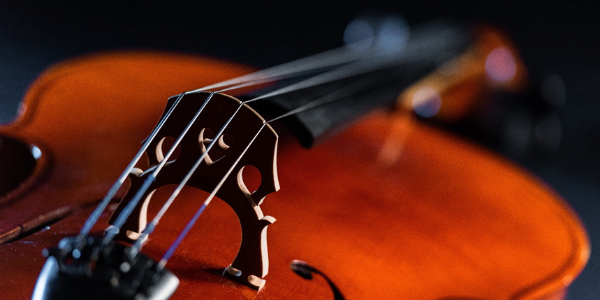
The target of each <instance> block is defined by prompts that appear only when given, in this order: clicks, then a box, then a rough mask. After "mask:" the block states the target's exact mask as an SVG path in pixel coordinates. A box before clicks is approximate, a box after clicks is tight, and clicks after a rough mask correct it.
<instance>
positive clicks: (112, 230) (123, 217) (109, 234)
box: [103, 92, 243, 244]
mask: <svg viewBox="0 0 600 300" xmlns="http://www.w3.org/2000/svg"><path fill="white" fill-rule="evenodd" d="M214 94H215V93H214V92H213V93H211V94H210V95H209V96H208V98H207V99H206V100H205V101H204V103H203V104H202V106H201V108H200V109H199V110H198V111H197V112H196V114H195V115H194V117H193V118H192V120H190V122H188V125H187V126H186V128H185V129H184V130H183V132H182V133H181V134H180V135H179V137H178V138H177V140H176V141H175V143H174V144H173V146H171V148H170V149H169V152H168V153H167V155H165V156H164V158H163V160H162V161H161V162H160V164H159V165H157V166H156V167H155V168H154V170H153V172H152V173H151V174H150V175H149V176H148V177H147V178H146V180H144V183H143V184H142V186H141V187H140V188H139V189H138V191H137V192H136V193H135V195H134V197H133V198H132V199H131V200H130V201H129V203H127V205H126V206H125V208H124V209H123V210H122V211H121V213H120V214H119V215H118V216H117V219H116V220H115V222H114V223H113V225H112V226H111V227H109V228H108V230H107V231H106V235H105V236H104V239H103V243H105V244H106V243H108V242H110V241H111V240H112V239H113V237H114V236H115V235H116V234H117V233H118V232H119V230H120V229H121V227H122V226H123V224H125V222H126V221H127V218H129V216H130V215H131V213H132V212H133V210H134V209H135V207H136V206H137V204H138V202H139V201H140V200H141V199H142V197H143V196H144V194H145V193H146V191H147V190H148V189H149V188H150V186H151V185H152V183H153V182H154V181H155V180H156V177H157V175H158V173H159V172H160V171H161V170H162V167H164V165H165V164H166V162H167V161H168V159H169V157H170V156H171V154H173V152H174V151H175V148H176V147H177V145H179V143H180V142H181V140H182V139H183V138H184V136H185V135H186V134H187V132H188V131H189V129H190V128H191V127H192V125H193V124H194V123H195V121H196V119H197V118H198V116H200V113H201V112H202V111H203V110H204V107H206V104H207V103H208V101H209V100H210V99H211V98H212V96H213V95H214ZM242 105H243V104H242V103H240V105H239V106H238V108H237V109H236V111H235V112H234V113H233V114H232V115H231V117H229V119H228V120H227V122H226V123H225V125H223V127H221V129H220V130H219V132H218V133H217V134H216V135H215V138H213V140H212V141H211V142H210V144H209V145H208V146H207V147H206V151H205V152H204V153H202V155H201V156H200V160H203V159H204V158H205V157H206V155H207V154H208V152H209V151H210V149H212V147H213V146H214V145H215V143H217V141H218V140H219V138H220V137H221V135H222V134H223V131H225V129H226V128H227V126H228V125H229V123H231V120H232V119H233V117H234V116H235V115H236V114H237V112H238V111H239V110H240V108H241V107H242Z"/></svg>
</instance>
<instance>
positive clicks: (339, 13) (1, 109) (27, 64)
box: [0, 0, 600, 299]
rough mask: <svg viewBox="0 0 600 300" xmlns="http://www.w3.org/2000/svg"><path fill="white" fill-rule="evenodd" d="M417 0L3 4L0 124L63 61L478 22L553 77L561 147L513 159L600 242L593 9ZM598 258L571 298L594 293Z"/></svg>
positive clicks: (260, 61) (533, 68)
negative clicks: (562, 99) (403, 25)
mask: <svg viewBox="0 0 600 300" xmlns="http://www.w3.org/2000/svg"><path fill="white" fill-rule="evenodd" d="M482 2H483V1H453V2H450V1H447V2H446V1H444V2H442V1H414V2H413V3H407V2H405V1H404V2H402V1H397V2H394V3H390V2H385V1H377V0H370V1H365V2H363V3H361V2H350V1H325V2H314V3H310V2H286V1H278V2H273V3H268V2H256V1H247V2H241V1H240V2H237V1H236V2H233V1H232V2H225V1H220V2H218V3H212V2H211V3H209V2H197V3H193V4H190V3H176V2H168V3H166V2H165V3H153V4H149V3H145V2H141V1H140V2H135V1H131V2H125V1H123V3H120V2H110V1H109V2H106V1H104V2H102V1H91V2H86V1H55V2H46V1H20V2H15V3H13V4H6V3H2V4H0V99H2V100H0V121H2V122H9V121H10V120H11V119H12V118H13V116H14V115H15V112H16V109H17V106H18V103H19V101H20V99H21V97H22V96H23V94H24V92H25V90H26V88H27V86H28V84H29V83H30V82H31V81H32V80H33V79H34V78H35V77H36V75H37V74H39V72H41V71H42V70H43V69H45V68H46V67H48V66H50V65H51V64H52V63H55V62H58V61H60V60H62V59H65V58H69V57H72V56H76V55H81V54H84V53H88V52H94V51H99V50H109V49H132V48H133V49H163V50H171V51H173V50H174V51H179V52H189V53H198V54H204V55H210V56H215V57H220V58H225V59H230V60H235V61H240V62H243V63H246V64H250V65H254V66H257V67H267V66H272V65H275V64H278V63H282V62H285V61H288V60H292V59H295V58H300V57H302V56H306V55H309V54H313V53H317V52H319V51H323V50H327V49H330V48H333V47H337V46H339V45H341V43H342V33H343V30H344V27H345V26H346V24H348V23H349V22H350V21H351V20H352V19H353V18H354V17H356V16H357V15H359V14H361V13H364V12H369V11H370V12H373V11H380V12H393V13H398V14H401V15H402V16H403V17H404V18H405V19H406V20H407V21H408V22H409V24H418V23H421V22H425V21H428V20H432V19H436V18H439V17H450V18H454V19H458V20H462V21H467V22H472V21H478V22H480V21H483V22H487V23H491V24H494V25H497V26H499V27H500V28H503V29H505V30H506V31H507V32H508V33H509V34H510V35H511V36H512V38H513V39H514V41H515V42H516V44H517V46H518V47H519V49H520V50H521V54H522V56H523V58H524V60H525V63H526V65H527V67H528V69H529V71H530V73H531V75H532V77H533V78H543V77H545V76H548V75H550V74H558V75H560V76H561V77H562V78H563V80H564V81H565V85H566V90H567V103H566V104H565V105H564V106H562V107H561V108H560V109H559V114H560V115H561V117H562V121H563V142H562V144H561V146H560V148H559V149H558V151H556V152H554V153H551V154H548V155H545V156H543V157H536V158H532V157H521V158H517V159H518V161H519V163H521V164H522V165H524V166H525V167H526V168H528V169H530V170H531V171H533V172H534V173H536V174H537V175H538V176H540V177H541V178H543V179H544V180H545V181H547V182H548V183H549V184H550V185H551V186H552V187H553V188H555V189H556V190H557V191H558V192H559V193H561V194H562V195H563V196H564V197H565V198H566V199H567V200H568V201H569V202H570V203H571V205H572V206H573V207H574V208H575V210H576V211H577V212H578V213H579V215H580V217H581V219H582V220H583V222H584V223H585V225H586V227H587V229H588V231H589V234H590V238H591V241H592V244H593V245H594V244H596V243H597V242H600V220H599V217H600V201H599V200H600V199H599V198H600V185H599V184H598V182H599V180H600V171H599V170H600V155H598V154H597V151H598V150H599V149H600V101H599V100H598V95H599V94H600V85H598V83H600V72H599V70H600V68H599V67H600V55H598V51H599V50H600V42H599V37H600V22H599V21H598V15H599V13H600V10H599V8H598V6H597V5H595V4H593V3H592V2H589V3H588V2H583V1H569V2H567V1H545V2H543V3H534V2H527V1H509V2H503V3H495V2H485V3H482ZM597 295H600V254H596V253H595V252H594V251H592V257H591V259H590V262H589V264H588V266H587V267H586V269H585V270H584V272H583V273H582V275H581V276H580V278H579V279H578V280H576V281H575V282H574V283H573V286H572V288H571V293H570V295H569V299H598V296H597Z"/></svg>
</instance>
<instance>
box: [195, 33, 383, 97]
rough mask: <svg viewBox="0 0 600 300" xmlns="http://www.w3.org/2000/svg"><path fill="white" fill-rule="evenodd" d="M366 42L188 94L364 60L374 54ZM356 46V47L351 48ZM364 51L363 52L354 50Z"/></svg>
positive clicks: (280, 77)
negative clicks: (366, 45)
mask: <svg viewBox="0 0 600 300" xmlns="http://www.w3.org/2000/svg"><path fill="white" fill-rule="evenodd" d="M365 43H366V41H359V42H356V43H354V44H351V45H347V46H342V47H338V48H335V49H331V50H329V51H325V52H322V53H318V54H314V55H311V56H308V57H304V58H300V59H297V60H294V61H291V62H287V63H284V64H281V65H277V66H274V67H271V68H268V69H264V70H260V71H257V72H254V73H251V74H247V75H243V76H240V77H236V78H233V79H229V80H226V81H223V82H219V83H215V84H212V85H208V86H205V87H202V88H199V89H195V90H192V91H190V92H201V91H207V90H215V89H217V88H222V87H225V86H230V85H237V84H240V83H244V82H251V81H262V80H263V79H271V80H278V79H284V78H289V77H292V76H295V75H297V74H305V73H310V72H312V71H315V70H319V69H324V68H328V67H333V66H336V65H342V64H345V63H348V62H352V61H356V60H360V59H364V58H365V57H368V56H370V55H371V54H373V53H375V51H373V49H372V48H369V47H365V46H364V45H365ZM352 46H358V47H352ZM356 49H364V50H362V51H361V50H356Z"/></svg>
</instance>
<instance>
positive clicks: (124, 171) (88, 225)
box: [78, 93, 187, 240]
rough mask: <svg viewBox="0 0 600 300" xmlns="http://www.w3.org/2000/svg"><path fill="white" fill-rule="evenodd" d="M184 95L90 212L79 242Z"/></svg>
mask: <svg viewBox="0 0 600 300" xmlns="http://www.w3.org/2000/svg"><path fill="white" fill-rule="evenodd" d="M186 94H187V93H182V94H181V95H179V97H177V99H176V100H175V102H174V103H173V105H172V106H171V108H170V109H169V110H168V111H167V113H166V114H165V117H164V118H163V119H162V120H160V122H159V123H158V124H157V126H156V127H155V128H154V130H153V131H152V132H151V133H150V135H149V136H148V138H147V139H146V140H145V141H144V143H143V144H142V147H141V148H140V150H139V151H138V152H137V154H136V155H135V156H134V158H133V159H132V160H131V162H130V163H129V165H127V167H126V168H125V170H123V173H121V176H119V178H118V179H117V181H116V182H115V183H114V184H113V185H112V187H111V188H110V190H109V191H108V193H107V194H106V196H104V198H103V199H102V201H101V202H100V204H98V206H97V207H96V209H94V211H93V212H92V214H91V215H90V216H89V217H88V219H87V220H86V222H85V223H84V225H83V227H82V228H81V231H80V233H79V235H78V239H79V240H83V238H85V237H86V236H87V235H88V233H89V232H90V230H91V229H92V227H93V226H94V224H96V222H97V221H98V219H99V218H100V215H101V214H102V212H103V211H104V210H105V209H106V207H107V206H108V204H109V203H110V201H111V200H112V198H113V197H114V196H115V194H116V193H117V191H118V190H119V188H120V187H121V186H122V185H123V183H124V182H125V179H127V177H128V176H129V174H130V173H131V170H133V168H134V167H135V165H136V164H137V162H138V161H139V160H140V158H141V157H142V156H143V154H144V152H146V150H147V149H148V147H149V146H150V143H151V142H152V140H153V139H154V138H155V137H156V135H157V134H158V132H159V131H160V129H161V128H162V127H163V125H164V124H165V122H166V120H167V119H168V117H169V116H170V115H171V114H172V113H173V111H174V110H175V107H177V105H178V104H179V102H180V101H181V99H182V98H183V97H184V96H185V95H186Z"/></svg>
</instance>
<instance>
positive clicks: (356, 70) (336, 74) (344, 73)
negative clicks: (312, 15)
mask: <svg viewBox="0 0 600 300" xmlns="http://www.w3.org/2000/svg"><path fill="white" fill-rule="evenodd" d="M427 42H431V41H426V43H422V44H424V45H420V46H421V47H416V48H417V49H414V48H413V50H417V51H412V52H416V53H420V52H421V51H419V50H420V49H423V48H425V47H423V46H426V45H427V44H430V43H427ZM342 51H343V52H345V53H351V54H353V55H349V56H344V55H342V54H341V53H339V52H342ZM348 51H350V50H348V49H347V48H346V47H342V48H338V49H334V50H331V51H328V52H325V53H321V54H317V55H314V56H311V57H308V58H306V59H300V60H297V61H294V62H291V63H288V64H283V65H280V66H277V67H273V68H271V69H267V70H265V71H259V72H255V73H253V74H250V75H246V76H242V77H238V78H237V79H232V80H228V81H225V82H222V83H220V84H215V85H212V86H208V87H205V88H202V89H198V90H194V91H191V92H195V91H202V90H205V89H208V88H210V87H222V86H228V85H232V84H236V83H237V85H235V86H231V87H229V88H226V89H223V90H222V91H225V90H232V89H236V88H240V87H245V86H249V85H254V84H258V83H263V82H267V81H271V80H273V79H272V78H266V77H265V76H275V77H276V76H286V74H287V75H289V74H298V73H300V72H303V71H308V70H309V69H310V68H315V67H316V66H321V67H322V66H324V65H327V64H323V62H324V61H327V60H331V59H332V58H333V57H332V56H331V54H332V53H334V52H337V55H340V56H341V57H346V62H348V61H351V59H350V58H352V57H356V52H348ZM399 56H400V57H402V56H403V55H399ZM409 56H410V55H409ZM324 58H325V59H324ZM384 58H386V56H384ZM387 58H388V59H380V60H379V61H378V62H379V63H377V64H372V63H369V62H367V63H364V62H361V61H358V63H353V64H352V63H350V64H349V65H348V66H345V68H344V67H338V69H334V70H333V71H330V72H325V73H323V74H320V75H317V76H314V77H312V78H309V79H307V80H304V81H301V82H299V83H297V84H295V85H292V87H284V88H282V89H279V90H276V91H273V92H271V93H268V94H264V95H262V96H258V97H256V98H254V99H250V100H247V101H245V102H243V103H241V105H243V104H244V103H249V102H253V101H257V100H261V99H265V98H268V97H273V96H276V95H281V94H284V93H288V92H291V91H295V90H298V89H302V88H307V87H311V86H314V85H318V84H322V83H326V82H331V81H335V80H339V79H343V78H348V77H351V76H354V75H359V74H363V73H366V72H370V71H375V70H377V69H378V68H381V67H384V66H387V65H389V62H394V61H395V63H399V62H401V61H403V59H399V60H398V59H391V60H390V59H389V58H390V55H387ZM334 61H335V62H334V63H331V62H330V63H329V65H336V64H338V63H343V62H344V59H341V60H334ZM303 64H307V65H311V64H312V65H311V66H305V67H302V65H303ZM290 67H294V68H292V69H295V70H293V71H289V72H285V71H283V70H284V69H286V68H290ZM266 74H268V75H266ZM244 81H245V82H244ZM191 92H188V93H191ZM182 95H183V94H182ZM180 98H181V96H180ZM180 98H179V99H178V100H180ZM334 98H335V97H332V99H334ZM328 101H329V100H328ZM331 101H332V100H331ZM205 104H206V102H205ZM205 104H204V105H205ZM308 106H311V107H314V106H316V105H315V104H314V103H313V104H310V103H309V105H308ZM240 107H241V106H240ZM172 108H173V107H172ZM238 109H239V108H238ZM231 118H233V116H231ZM164 119H165V120H166V117H165V118H164ZM230 120H231V119H230ZM222 129H223V128H222ZM156 131H157V130H155V132H156ZM152 138H154V136H153V137H152ZM148 140H150V139H148ZM217 140H218V137H215V138H214V140H213V142H211V144H210V145H209V147H210V148H212V145H214V143H215V142H216V141H217ZM146 147H147V146H146ZM175 147H176V145H173V146H172V148H171V150H174V148H175ZM171 150H170V151H169V152H170V153H171V152H172V151H171ZM143 152H144V151H142V150H141V151H140V153H143ZM206 153H208V150H207V151H206V152H205V153H204V154H203V155H205V154H206ZM140 156H141V155H140ZM138 159H139V158H138ZM166 160H167V158H165V159H164V161H166ZM131 164H134V163H131ZM129 171H130V170H129ZM159 171H160V168H157V169H156V170H155V173H153V175H154V176H151V177H150V178H149V179H148V180H147V181H146V182H145V183H144V186H143V187H144V191H142V192H141V193H140V192H138V193H139V194H140V195H138V196H139V197H136V198H141V196H142V194H143V193H144V192H145V190H147V189H148V188H149V186H150V184H151V183H152V182H153V180H154V179H155V175H156V174H157V173H158V172H159ZM125 173H126V172H124V174H125ZM127 174H128V173H127ZM126 176H127V175H126ZM126 176H125V178H126ZM123 181H124V179H123ZM121 184H122V183H121ZM117 189H118V188H117ZM115 193H116V190H115ZM112 196H114V194H113V195H112ZM112 196H111V197H110V198H112ZM106 198H109V197H106ZM110 198H109V201H110ZM139 200H140V199H136V201H134V202H136V203H135V204H132V203H131V202H130V203H129V204H132V205H131V209H125V210H123V212H122V213H121V214H120V215H119V217H118V218H117V220H121V221H120V222H115V224H113V226H115V227H116V228H117V229H118V228H120V226H122V223H124V221H125V220H126V218H127V217H128V215H129V214H130V213H131V212H130V210H133V208H134V207H135V205H136V204H137V202H139ZM104 208H105V205H104ZM98 210H99V209H98ZM123 213H125V214H123ZM121 217H123V218H121ZM94 223H95V222H94ZM92 225H93V224H92ZM87 232H89V229H88V230H87ZM87 232H86V234H87ZM114 234H116V233H115V232H114V231H109V232H108V235H109V236H110V237H109V238H108V239H106V240H110V239H112V237H113V236H114Z"/></svg>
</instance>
